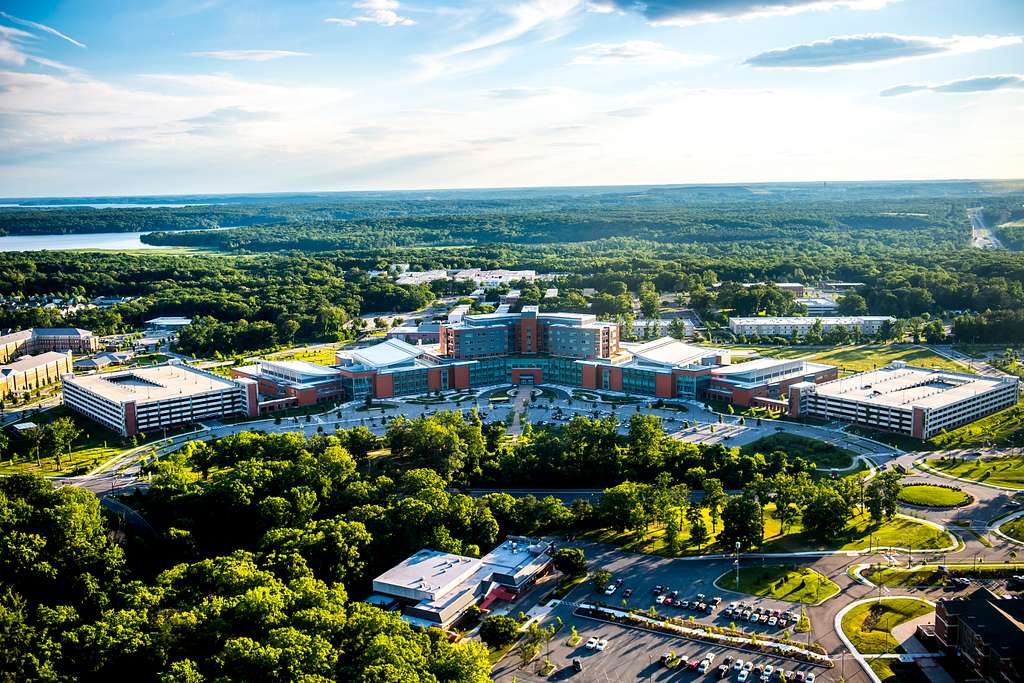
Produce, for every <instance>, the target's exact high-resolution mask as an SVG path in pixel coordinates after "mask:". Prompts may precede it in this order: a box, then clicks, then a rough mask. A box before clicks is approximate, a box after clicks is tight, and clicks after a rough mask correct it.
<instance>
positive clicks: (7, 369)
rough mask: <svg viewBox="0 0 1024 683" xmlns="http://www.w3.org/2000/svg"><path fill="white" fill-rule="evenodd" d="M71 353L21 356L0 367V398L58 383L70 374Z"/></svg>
mask: <svg viewBox="0 0 1024 683" xmlns="http://www.w3.org/2000/svg"><path fill="white" fill-rule="evenodd" d="M72 368H73V362H72V359H71V352H70V351H65V352H64V353H60V352H57V351H46V352H44V353H40V354H38V355H34V356H31V355H30V356H21V357H20V358H18V359H17V360H15V361H12V362H10V363H6V364H4V365H0V398H7V397H8V396H12V395H14V396H17V395H19V394H26V393H29V392H32V391H35V390H36V389H40V388H42V387H45V386H47V385H49V384H54V383H56V382H58V381H60V377H61V375H63V374H65V373H68V372H71V371H72Z"/></svg>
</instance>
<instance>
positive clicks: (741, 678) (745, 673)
mask: <svg viewBox="0 0 1024 683" xmlns="http://www.w3.org/2000/svg"><path fill="white" fill-rule="evenodd" d="M748 678H750V671H749V670H747V669H743V670H742V671H740V675H739V676H737V677H736V681H737V683H744V681H746V680H747V679H748Z"/></svg>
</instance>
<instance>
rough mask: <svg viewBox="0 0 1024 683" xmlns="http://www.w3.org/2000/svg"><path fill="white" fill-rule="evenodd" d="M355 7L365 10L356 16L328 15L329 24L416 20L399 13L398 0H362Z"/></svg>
mask: <svg viewBox="0 0 1024 683" xmlns="http://www.w3.org/2000/svg"><path fill="white" fill-rule="evenodd" d="M352 7H354V8H355V9H361V10H364V12H363V13H362V14H358V15H356V16H354V17H328V18H327V19H324V21H325V22H327V23H328V24H337V25H339V26H356V25H357V24H377V25H379V26H412V25H413V24H415V23H416V22H415V21H414V20H412V19H410V18H409V17H406V16H402V15H401V14H399V13H398V9H399V7H400V5H399V3H398V0H362V1H361V2H355V3H352Z"/></svg>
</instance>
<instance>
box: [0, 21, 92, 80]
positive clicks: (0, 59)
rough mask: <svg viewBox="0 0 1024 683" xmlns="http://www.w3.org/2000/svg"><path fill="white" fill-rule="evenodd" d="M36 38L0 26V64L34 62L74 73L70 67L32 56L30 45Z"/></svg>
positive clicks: (15, 29)
mask: <svg viewBox="0 0 1024 683" xmlns="http://www.w3.org/2000/svg"><path fill="white" fill-rule="evenodd" d="M36 38H37V37H36V35H35V34H33V33H29V32H28V31H22V30H21V29H18V28H14V27H13V26H5V25H3V24H0V63H2V64H12V65H14V66H25V64H27V63H28V62H34V63H36V64H38V65H40V66H45V67H48V68H51V69H58V70H60V71H74V69H73V68H72V67H70V66H68V65H66V64H62V63H61V62H58V61H56V60H54V59H47V58H46V57H40V56H38V55H35V54H32V52H31V51H30V50H31V46H30V43H31V41H33V40H35V39H36Z"/></svg>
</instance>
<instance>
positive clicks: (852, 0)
mask: <svg viewBox="0 0 1024 683" xmlns="http://www.w3.org/2000/svg"><path fill="white" fill-rule="evenodd" d="M893 2H898V0H646V1H645V0H590V1H589V2H588V3H587V9H588V10H589V11H591V12H601V13H609V12H634V13H637V14H641V15H643V17H644V18H645V19H647V21H649V22H650V23H651V24H654V25H656V26H692V25H693V24H705V23H709V22H714V21H727V20H729V19H757V18H762V17H773V16H784V15H788V14H799V13H801V12H811V11H824V10H832V9H853V10H876V9H881V8H883V7H885V6H886V5H888V4H890V3H893Z"/></svg>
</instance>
